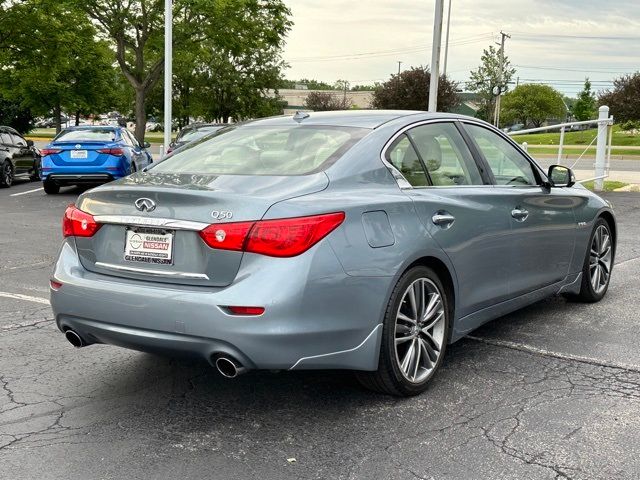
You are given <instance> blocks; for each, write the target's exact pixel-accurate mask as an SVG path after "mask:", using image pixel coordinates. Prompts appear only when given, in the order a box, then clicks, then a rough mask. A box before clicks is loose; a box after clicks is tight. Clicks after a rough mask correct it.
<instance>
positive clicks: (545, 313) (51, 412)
mask: <svg viewBox="0 0 640 480" xmlns="http://www.w3.org/2000/svg"><path fill="white" fill-rule="evenodd" d="M38 187H40V185H38V184H33V183H26V182H17V184H16V185H15V186H14V187H13V188H11V189H5V190H0V252H1V255H0V390H2V391H0V478H7V479H9V478H11V479H14V478H15V479H61V478H65V479H93V478H96V479H97V478H100V479H112V478H114V479H115V478H118V479H120V478H126V479H142V478H216V479H252V478H260V479H261V480H267V479H274V480H280V479H289V478H291V479H298V478H314V479H316V478H317V479H327V478H330V479H361V478H367V479H368V478H373V479H387V478H389V479H391V478H393V479H444V478H447V479H449V478H450V479H462V478H464V479H487V478H496V479H498V478H499V479H524V478H526V479H554V478H571V479H583V478H584V479H618V478H619V479H634V478H639V477H640V347H639V345H640V328H638V326H639V324H640V314H639V313H638V312H640V288H639V287H640V243H639V242H638V238H640V195H638V194H633V193H614V194H607V195H606V196H607V198H608V199H609V200H611V201H612V202H613V203H614V206H615V208H616V211H617V214H618V221H619V234H620V236H619V242H618V253H617V258H616V267H615V269H614V271H613V278H612V283H611V287H610V290H609V293H608V295H607V297H606V298H605V299H604V300H603V301H602V302H601V303H599V304H595V305H583V304H575V303H570V302H567V301H566V300H564V299H563V298H552V299H549V300H546V301H543V302H540V303H538V304H536V305H533V306H531V307H529V308H527V309H525V310H523V311H520V312H517V313H514V314H511V315H509V316H506V317H503V318H501V319H498V320H496V321H493V322H491V323H490V324H488V325H486V326H484V327H483V328H481V329H480V330H479V331H476V332H475V333H474V334H473V337H472V338H468V339H465V340H462V341H460V342H458V343H456V344H455V345H453V346H452V347H451V348H450V349H449V350H448V352H447V356H446V359H445V363H444V366H443V369H442V370H441V372H440V373H439V375H437V377H436V378H435V379H434V381H433V382H432V384H431V387H430V389H429V390H428V391H427V392H426V393H425V394H423V395H421V396H418V397H415V398H410V399H397V398H392V397H386V396H379V395H375V394H372V393H369V392H367V391H365V390H363V389H361V388H360V387H359V386H358V385H357V383H356V382H355V381H354V380H353V378H352V376H351V375H350V374H348V373H345V372H338V373H332V372H313V373H303V372H298V373H275V372H251V373H249V374H247V375H244V376H242V377H239V378H237V379H235V380H225V379H223V378H222V377H220V376H219V375H218V374H217V373H216V372H215V371H214V370H213V369H211V368H210V367H208V366H207V365H204V364H200V363H190V362H187V361H183V360H175V359H166V358H161V357H156V356H152V355H148V354H143V353H138V352H133V351H128V350H124V349H119V348H116V347H109V346H101V345H94V346H91V347H89V348H83V349H79V350H76V349H74V348H73V347H71V345H69V344H68V343H67V341H66V340H65V339H64V337H63V336H62V335H61V334H59V332H58V331H57V329H56V327H55V325H54V322H53V320H52V314H51V311H50V309H49V306H48V303H47V298H48V280H49V273H50V270H51V266H52V263H53V261H54V258H55V255H56V251H57V249H58V246H59V244H60V241H61V233H60V219H61V215H62V212H63V210H64V207H65V206H66V205H67V204H68V203H71V202H73V201H74V200H75V198H76V196H77V194H78V192H79V191H78V190H77V189H63V191H62V192H61V194H60V195H58V196H46V195H45V194H44V193H43V192H42V191H41V190H36V191H32V190H34V189H37V188H38ZM25 192H28V193H25Z"/></svg>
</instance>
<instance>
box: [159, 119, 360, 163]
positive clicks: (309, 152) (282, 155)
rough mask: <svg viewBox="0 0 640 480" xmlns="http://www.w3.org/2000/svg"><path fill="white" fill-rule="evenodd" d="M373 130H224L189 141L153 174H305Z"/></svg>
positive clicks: (300, 127) (247, 127) (306, 127)
mask: <svg viewBox="0 0 640 480" xmlns="http://www.w3.org/2000/svg"><path fill="white" fill-rule="evenodd" d="M369 131H370V130H368V129H364V128H354V127H335V126H324V125H317V126H316V125H295V126H268V127H267V126H264V127H263V126H252V125H245V126H242V127H236V128H230V129H226V131H225V132H224V133H223V134H220V135H215V136H213V137H211V136H207V137H205V138H203V139H200V140H198V141H195V142H192V143H189V144H188V145H186V146H185V147H184V148H183V149H181V150H179V151H177V152H176V153H174V154H173V155H171V156H169V157H167V158H166V160H164V161H162V162H160V163H158V164H156V165H155V167H153V171H154V172H167V173H191V174H205V175H304V174H307V173H312V172H314V171H319V170H322V169H323V168H326V167H327V166H328V165H330V164H331V163H333V161H335V160H337V159H338V158H340V157H341V156H342V155H343V154H344V153H345V152H346V151H347V150H348V149H349V148H351V147H352V146H353V145H354V144H355V143H356V142H357V141H358V140H360V139H361V138H362V137H364V136H365V135H366V134H367V133H368V132H369Z"/></svg>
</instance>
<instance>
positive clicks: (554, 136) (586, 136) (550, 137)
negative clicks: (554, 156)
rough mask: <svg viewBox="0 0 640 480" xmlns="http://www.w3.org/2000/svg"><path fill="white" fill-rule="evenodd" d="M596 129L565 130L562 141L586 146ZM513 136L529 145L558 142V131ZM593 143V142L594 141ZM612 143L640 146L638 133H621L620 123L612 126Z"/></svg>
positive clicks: (624, 145)
mask: <svg viewBox="0 0 640 480" xmlns="http://www.w3.org/2000/svg"><path fill="white" fill-rule="evenodd" d="M597 131H598V129H597V128H592V129H589V130H581V131H579V132H565V134H564V143H565V145H584V146H587V145H589V144H590V143H591V140H593V137H595V136H596V133H597ZM511 138H513V139H514V140H515V141H516V142H518V143H522V142H527V143H528V144H529V145H557V144H558V143H560V132H559V131H556V132H553V133H531V134H529V135H514V136H513V137H511ZM594 145H595V142H594ZM612 145H615V146H618V147H626V146H640V135H631V134H627V133H622V131H621V130H620V125H614V126H613V141H612Z"/></svg>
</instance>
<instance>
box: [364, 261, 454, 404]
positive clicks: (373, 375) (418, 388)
mask: <svg viewBox="0 0 640 480" xmlns="http://www.w3.org/2000/svg"><path fill="white" fill-rule="evenodd" d="M420 279H426V280H428V281H429V282H430V283H432V284H433V285H435V287H436V288H437V290H439V292H440V296H441V299H442V307H443V310H444V327H443V328H444V332H443V337H442V341H441V345H440V350H439V355H438V356H437V359H436V361H435V364H434V365H433V366H432V368H431V370H430V372H428V373H427V374H426V376H425V377H424V378H422V379H421V380H420V381H415V382H414V381H410V380H409V379H407V378H405V375H404V374H403V373H402V371H401V366H400V360H399V357H398V355H397V354H396V316H397V315H398V314H399V312H400V310H401V303H402V302H403V297H404V296H405V293H406V292H407V291H408V289H409V287H410V286H412V285H413V284H414V282H416V281H417V280H420ZM403 308H404V307H403ZM451 316H452V311H451V309H450V305H449V298H448V295H447V292H446V290H445V289H444V286H443V284H442V282H441V281H440V279H439V278H438V275H437V274H436V273H435V272H434V271H433V270H431V269H430V268H428V267H424V266H417V267H414V268H411V269H410V270H408V271H407V272H405V273H404V275H402V277H401V278H400V280H398V283H397V285H396V286H395V288H394V290H393V293H392V294H391V298H390V299H389V303H388V305H387V310H386V312H385V316H384V324H383V329H382V342H381V345H380V357H379V360H378V369H377V370H376V371H374V372H356V377H357V379H358V381H359V382H360V383H361V384H362V385H363V386H364V387H365V388H368V389H369V390H373V391H376V392H380V393H385V394H389V395H396V396H402V397H407V396H412V395H418V394H420V393H422V392H424V391H425V390H426V389H427V388H428V384H429V381H430V380H431V378H433V376H434V375H435V373H436V372H437V371H438V369H439V367H440V365H441V364H442V361H443V359H444V355H445V351H446V347H447V342H448V339H449V328H450V323H451ZM432 345H433V344H432ZM430 361H431V360H430ZM416 363H418V361H416ZM431 363H433V361H431ZM416 371H417V370H416Z"/></svg>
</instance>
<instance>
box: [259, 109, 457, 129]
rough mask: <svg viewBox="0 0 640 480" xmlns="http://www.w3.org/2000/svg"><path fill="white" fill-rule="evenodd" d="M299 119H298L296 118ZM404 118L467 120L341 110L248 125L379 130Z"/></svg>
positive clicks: (407, 112) (413, 113) (417, 113)
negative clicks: (318, 126)
mask: <svg viewBox="0 0 640 480" xmlns="http://www.w3.org/2000/svg"><path fill="white" fill-rule="evenodd" d="M296 117H297V118H296ZM403 117H415V119H416V120H426V119H430V118H448V119H457V118H467V117H464V116H462V115H454V114H451V113H430V112H424V111H419V110H340V111H332V112H298V113H296V114H295V115H293V116H292V115H281V116H278V117H270V118H264V119H258V120H254V121H252V122H248V123H247V125H252V126H255V125H261V126H263V125H264V126H267V125H274V126H275V125H277V126H281V125H291V124H292V123H293V122H298V123H300V124H301V125H324V126H340V127H360V128H370V129H374V128H378V127H380V126H381V125H383V124H385V123H388V122H391V121H393V120H396V119H399V118H403Z"/></svg>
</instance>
